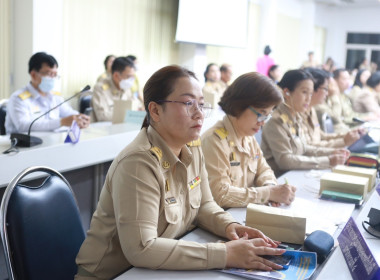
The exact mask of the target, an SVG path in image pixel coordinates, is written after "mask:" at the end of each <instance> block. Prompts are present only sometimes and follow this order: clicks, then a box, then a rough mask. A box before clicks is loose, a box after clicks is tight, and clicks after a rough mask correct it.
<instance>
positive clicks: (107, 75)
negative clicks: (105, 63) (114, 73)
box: [96, 72, 111, 83]
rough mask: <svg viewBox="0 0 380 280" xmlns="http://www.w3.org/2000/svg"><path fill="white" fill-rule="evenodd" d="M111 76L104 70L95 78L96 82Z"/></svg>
mask: <svg viewBox="0 0 380 280" xmlns="http://www.w3.org/2000/svg"><path fill="white" fill-rule="evenodd" d="M110 77H111V73H108V72H104V73H103V74H101V75H100V76H99V77H98V79H97V80H96V82H97V83H99V82H102V81H103V80H104V79H107V78H110Z"/></svg>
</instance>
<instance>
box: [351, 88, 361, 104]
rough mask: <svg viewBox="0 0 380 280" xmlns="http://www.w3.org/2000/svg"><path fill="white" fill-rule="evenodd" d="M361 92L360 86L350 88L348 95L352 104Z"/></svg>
mask: <svg viewBox="0 0 380 280" xmlns="http://www.w3.org/2000/svg"><path fill="white" fill-rule="evenodd" d="M361 92H362V88H360V87H359V86H353V87H352V89H351V90H350V92H349V94H348V97H349V98H350V99H351V102H352V105H353V104H354V103H355V101H356V99H357V98H358V96H359V95H360V93H361Z"/></svg>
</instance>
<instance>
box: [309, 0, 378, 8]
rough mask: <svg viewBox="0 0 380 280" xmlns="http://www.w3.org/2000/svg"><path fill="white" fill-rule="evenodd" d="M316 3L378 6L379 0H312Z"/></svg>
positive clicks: (342, 5)
mask: <svg viewBox="0 0 380 280" xmlns="http://www.w3.org/2000/svg"><path fill="white" fill-rule="evenodd" d="M314 1H315V2H316V3H320V4H324V5H328V6H334V7H347V8H349V7H351V8H352V7H356V8H360V7H362V8H365V7H380V1H379V0H314Z"/></svg>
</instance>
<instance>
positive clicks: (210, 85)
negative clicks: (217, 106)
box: [202, 63, 225, 102]
mask: <svg viewBox="0 0 380 280" xmlns="http://www.w3.org/2000/svg"><path fill="white" fill-rule="evenodd" d="M204 77H205V82H206V83H205V85H204V87H203V89H202V92H203V95H204V96H205V101H207V102H211V101H212V100H211V99H210V96H213V95H215V97H216V100H217V101H219V100H220V98H221V97H222V95H223V92H224V90H225V88H224V87H223V86H222V85H221V84H220V70H219V67H218V66H217V65H216V64H214V63H210V64H209V65H207V67H206V71H205V73H204Z"/></svg>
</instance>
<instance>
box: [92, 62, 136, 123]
mask: <svg viewBox="0 0 380 280" xmlns="http://www.w3.org/2000/svg"><path fill="white" fill-rule="evenodd" d="M134 75H135V66H134V64H133V62H132V61H131V60H129V59H127V58H125V57H118V58H116V59H115V61H114V62H113V63H112V75H111V77H109V78H105V79H104V80H102V81H101V82H99V83H97V84H96V85H95V87H94V94H93V96H92V100H91V103H92V108H93V109H94V115H95V119H96V121H111V120H112V115H113V104H114V100H132V99H133V98H134V97H133V95H132V92H131V87H132V85H133V82H134V79H135V78H134V77H135V76H134Z"/></svg>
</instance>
